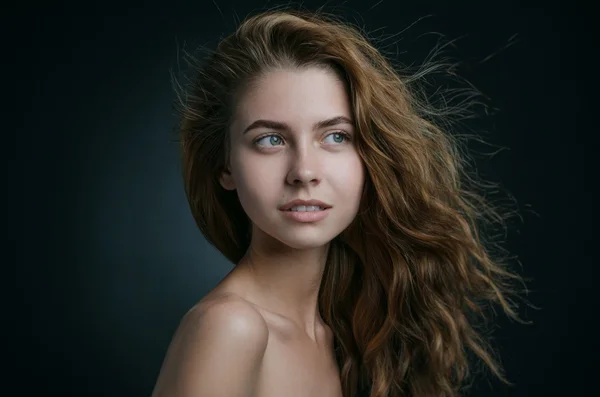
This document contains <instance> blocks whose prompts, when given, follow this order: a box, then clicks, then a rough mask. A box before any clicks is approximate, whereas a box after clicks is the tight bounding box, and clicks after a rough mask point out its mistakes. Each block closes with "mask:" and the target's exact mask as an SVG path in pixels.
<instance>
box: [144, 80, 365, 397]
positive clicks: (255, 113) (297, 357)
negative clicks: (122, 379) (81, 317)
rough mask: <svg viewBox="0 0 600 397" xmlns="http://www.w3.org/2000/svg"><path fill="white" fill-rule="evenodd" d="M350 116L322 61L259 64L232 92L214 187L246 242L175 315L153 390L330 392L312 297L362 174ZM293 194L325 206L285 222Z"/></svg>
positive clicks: (195, 396)
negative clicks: (284, 66)
mask: <svg viewBox="0 0 600 397" xmlns="http://www.w3.org/2000/svg"><path fill="white" fill-rule="evenodd" d="M351 119H352V112H351V107H350V102H349V98H348V96H347V93H346V91H345V87H344V85H343V83H342V82H340V81H339V80H338V79H337V78H336V77H335V76H334V75H333V74H332V73H331V72H328V71H324V70H322V69H316V68H309V69H303V70H279V71H274V72H270V73H268V74H267V75H266V76H265V77H263V79H262V80H261V81H259V82H257V83H256V84H254V85H253V87H252V89H251V90H250V91H249V92H246V93H245V94H244V95H243V96H242V98H241V99H240V102H239V103H238V106H237V108H236V117H235V118H234V121H233V123H232V127H231V154H230V156H231V158H230V165H229V169H228V170H226V171H225V172H224V173H223V175H222V176H221V185H222V186H223V188H225V189H227V190H236V191H237V194H238V198H239V200H240V203H241V205H242V207H243V208H244V210H245V212H246V214H247V215H248V217H249V218H250V220H251V221H252V239H251V242H250V247H249V249H248V251H247V252H246V255H245V256H244V258H242V260H241V261H240V262H239V263H238V264H237V265H236V267H235V268H234V269H233V270H232V271H231V272H230V273H229V274H228V275H227V277H225V279H224V280H223V281H222V282H221V283H219V285H217V286H216V287H215V288H214V289H213V290H212V291H211V292H210V293H209V294H208V295H207V296H205V297H204V299H202V301H200V302H199V303H198V304H197V305H196V306H194V308H193V309H191V310H190V311H189V312H188V313H187V314H186V316H185V317H184V319H183V320H182V322H181V324H180V326H179V328H178V330H177V332H176V334H175V336H174V338H173V341H172V342H171V346H170V347H169V351H168V352H167V356H166V358H165V362H164V364H163V368H162V369H161V373H160V375H159V379H158V381H157V384H156V387H155V390H154V393H153V397H167V396H168V397H173V396H176V397H205V396H206V397H209V396H210V397H271V396H273V397H275V396H277V397H280V396H289V397H305V396H306V397H309V396H310V397H314V396H319V397H341V396H342V391H341V384H340V374H339V368H338V365H337V363H336V360H335V356H334V352H333V334H332V331H331V329H330V328H329V327H328V326H327V325H326V324H325V323H324V321H323V319H322V318H321V315H320V312H319V305H318V295H319V286H320V283H321V279H322V276H323V270H324V268H325V263H326V258H327V253H328V249H329V243H330V241H331V240H332V239H333V238H335V237H336V236H337V235H339V233H341V232H342V231H343V230H344V229H345V228H346V227H347V226H348V225H349V224H350V223H351V222H352V220H353V219H354V218H355V216H356V213H357V211H358V207H359V203H360V197H361V192H362V188H363V184H364V165H363V163H362V161H361V158H360V156H359V154H358V152H357V150H356V147H355V145H354V144H353V143H352V142H353V138H354V136H355V131H354V129H353V128H354V125H353V123H352V122H351V121H349V120H351ZM257 120H271V121H275V122H269V123H268V124H265V123H264V122H262V123H260V124H256V121H257ZM326 120H329V121H326ZM332 120H333V121H332ZM252 126H254V128H250V127H252ZM294 199H302V200H308V199H316V200H321V201H322V202H325V203H326V204H327V205H329V206H330V208H328V211H329V212H328V216H327V217H326V218H325V219H323V220H321V221H318V222H309V223H301V222H298V221H296V220H293V219H291V218H290V217H289V216H287V215H285V213H284V211H282V210H281V206H283V205H284V204H286V203H288V202H289V201H291V200H294Z"/></svg>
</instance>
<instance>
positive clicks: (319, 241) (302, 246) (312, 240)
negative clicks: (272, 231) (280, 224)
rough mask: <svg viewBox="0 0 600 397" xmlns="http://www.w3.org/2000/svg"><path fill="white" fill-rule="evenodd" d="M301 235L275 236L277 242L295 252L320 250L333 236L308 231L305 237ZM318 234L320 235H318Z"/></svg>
mask: <svg viewBox="0 0 600 397" xmlns="http://www.w3.org/2000/svg"><path fill="white" fill-rule="evenodd" d="M302 234H303V233H295V235H292V236H290V235H281V234H279V235H276V236H277V237H276V238H277V240H279V241H281V243H283V244H285V245H287V246H288V247H290V248H293V249H297V250H309V249H315V248H322V247H323V246H325V245H327V244H329V243H330V242H331V240H333V238H334V237H335V236H329V233H328V234H327V235H325V233H318V232H316V233H315V231H308V233H307V235H306V236H302ZM319 234H320V235H319Z"/></svg>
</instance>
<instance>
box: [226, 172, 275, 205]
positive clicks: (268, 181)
mask: <svg viewBox="0 0 600 397" xmlns="http://www.w3.org/2000/svg"><path fill="white" fill-rule="evenodd" d="M278 169H279V167H269V166H265V164H264V162H263V163H257V162H252V161H244V162H240V163H237V164H236V166H235V169H234V175H235V181H236V187H237V191H238V196H239V198H240V202H241V203H242V206H243V207H244V209H245V210H246V211H247V212H252V211H253V210H256V209H258V208H260V207H263V206H269V205H270V201H271V200H273V201H276V200H277V197H276V196H275V195H276V194H277V186H276V184H277V181H278V180H279V178H280V176H279V175H278V174H277V171H278Z"/></svg>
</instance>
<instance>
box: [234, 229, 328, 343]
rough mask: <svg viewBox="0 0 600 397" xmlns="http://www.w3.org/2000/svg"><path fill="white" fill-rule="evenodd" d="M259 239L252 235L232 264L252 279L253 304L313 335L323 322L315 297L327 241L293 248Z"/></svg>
mask: <svg viewBox="0 0 600 397" xmlns="http://www.w3.org/2000/svg"><path fill="white" fill-rule="evenodd" d="M261 240H263V239H260V240H258V241H257V240H255V239H253V241H252V243H251V244H250V248H249V249H248V252H247V253H246V255H245V256H244V258H242V260H241V261H240V263H239V264H238V265H237V266H236V267H237V268H238V270H241V271H243V272H245V273H247V274H248V276H249V277H250V278H251V279H252V280H253V283H252V284H254V285H255V286H256V291H255V293H254V294H253V295H254V296H255V298H256V299H257V300H258V301H260V302H256V303H257V304H259V305H260V306H261V307H263V308H265V309H267V310H269V311H271V312H274V313H277V314H279V315H282V316H284V317H286V318H288V319H290V320H292V321H293V322H294V323H296V324H297V325H298V326H299V327H302V328H303V329H304V330H306V332H307V333H308V334H309V335H310V336H311V337H314V336H315V333H316V328H317V327H318V326H320V325H321V324H322V323H323V320H322V318H321V315H320V313H319V303H318V297H319V287H320V285H321V279H322V277H323V271H324V269H325V263H326V260H327V252H328V249H329V244H327V245H324V246H321V247H315V248H310V249H293V248H290V247H288V246H285V245H283V244H281V243H279V244H276V243H275V244H274V243H273V242H269V243H266V242H265V241H264V240H263V241H261Z"/></svg>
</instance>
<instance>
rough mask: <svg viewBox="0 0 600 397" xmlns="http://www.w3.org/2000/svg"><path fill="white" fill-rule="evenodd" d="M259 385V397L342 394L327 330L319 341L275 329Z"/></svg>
mask: <svg viewBox="0 0 600 397" xmlns="http://www.w3.org/2000/svg"><path fill="white" fill-rule="evenodd" d="M257 386H258V387H257V390H256V394H255V396H256V397H271V396H273V397H274V396H283V395H285V396H288V397H305V396H306V397H309V396H311V397H312V396H320V397H341V396H342V390H341V384H340V375H339V368H338V365H337V362H336V360H335V355H334V352H333V340H332V338H331V336H330V335H329V334H327V333H324V334H323V335H322V336H321V338H320V340H319V339H318V343H315V342H314V341H312V340H311V339H310V338H308V337H302V336H301V335H298V334H295V333H289V332H285V331H283V332H282V330H278V329H275V330H272V331H271V332H270V335H269V343H268V345H267V349H266V351H265V355H264V357H263V361H262V367H261V373H260V376H259V382H258V385H257Z"/></svg>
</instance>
